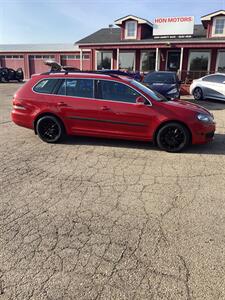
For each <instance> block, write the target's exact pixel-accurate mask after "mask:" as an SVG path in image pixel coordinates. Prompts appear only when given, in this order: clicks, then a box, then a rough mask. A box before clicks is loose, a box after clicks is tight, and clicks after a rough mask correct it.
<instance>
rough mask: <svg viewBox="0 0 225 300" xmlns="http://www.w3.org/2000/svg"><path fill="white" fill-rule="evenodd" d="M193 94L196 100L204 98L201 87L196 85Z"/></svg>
mask: <svg viewBox="0 0 225 300" xmlns="http://www.w3.org/2000/svg"><path fill="white" fill-rule="evenodd" d="M193 96H194V98H195V100H202V99H203V92H202V89H201V88H200V87H196V88H195V89H194V91H193Z"/></svg>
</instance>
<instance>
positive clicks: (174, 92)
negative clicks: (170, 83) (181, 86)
mask: <svg viewBox="0 0 225 300" xmlns="http://www.w3.org/2000/svg"><path fill="white" fill-rule="evenodd" d="M176 93H178V90H177V88H173V89H172V90H171V91H169V92H168V93H167V94H176Z"/></svg>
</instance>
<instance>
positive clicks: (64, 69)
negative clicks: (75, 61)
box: [42, 60, 134, 78]
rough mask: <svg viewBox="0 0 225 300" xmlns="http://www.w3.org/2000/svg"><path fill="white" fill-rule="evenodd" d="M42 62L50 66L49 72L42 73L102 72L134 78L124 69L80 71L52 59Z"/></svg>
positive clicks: (113, 75)
mask: <svg viewBox="0 0 225 300" xmlns="http://www.w3.org/2000/svg"><path fill="white" fill-rule="evenodd" d="M44 64H45V65H47V66H50V67H51V70H50V71H49V72H44V73H42V75H49V74H52V73H53V74H54V73H64V74H68V73H91V74H104V75H109V76H111V77H117V78H118V76H126V77H129V78H134V76H133V75H132V74H129V73H128V72H125V71H120V70H109V69H107V70H97V71H92V70H89V71H81V70H79V69H77V68H75V67H72V66H61V65H60V64H59V63H57V62H56V61H54V60H46V61H44Z"/></svg>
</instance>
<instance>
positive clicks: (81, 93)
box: [58, 79, 94, 98]
mask: <svg viewBox="0 0 225 300" xmlns="http://www.w3.org/2000/svg"><path fill="white" fill-rule="evenodd" d="M93 84H94V82H93V80H92V79H66V80H64V81H63V83H62V84H61V86H60V88H59V90H58V95H66V96H72V97H81V98H94V87H93Z"/></svg>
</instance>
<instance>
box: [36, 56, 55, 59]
mask: <svg viewBox="0 0 225 300" xmlns="http://www.w3.org/2000/svg"><path fill="white" fill-rule="evenodd" d="M54 58H55V57H54V55H30V59H54Z"/></svg>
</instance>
